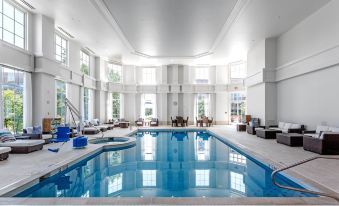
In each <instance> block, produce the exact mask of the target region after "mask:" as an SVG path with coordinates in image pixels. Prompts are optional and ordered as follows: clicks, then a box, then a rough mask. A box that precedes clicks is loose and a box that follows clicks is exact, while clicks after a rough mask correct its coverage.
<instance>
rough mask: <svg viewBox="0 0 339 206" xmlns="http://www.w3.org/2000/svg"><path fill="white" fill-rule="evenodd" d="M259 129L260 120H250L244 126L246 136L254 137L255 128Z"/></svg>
mask: <svg viewBox="0 0 339 206" xmlns="http://www.w3.org/2000/svg"><path fill="white" fill-rule="evenodd" d="M259 127H260V119H259V118H252V119H251V120H250V122H249V124H248V125H247V126H246V131H247V133H248V134H253V135H256V128H259Z"/></svg>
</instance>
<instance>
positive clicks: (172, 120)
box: [171, 117, 178, 127]
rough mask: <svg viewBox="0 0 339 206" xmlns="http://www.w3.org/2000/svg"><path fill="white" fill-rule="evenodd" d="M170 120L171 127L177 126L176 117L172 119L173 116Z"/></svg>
mask: <svg viewBox="0 0 339 206" xmlns="http://www.w3.org/2000/svg"><path fill="white" fill-rule="evenodd" d="M171 122H172V127H177V126H178V124H177V119H173V118H172V117H171Z"/></svg>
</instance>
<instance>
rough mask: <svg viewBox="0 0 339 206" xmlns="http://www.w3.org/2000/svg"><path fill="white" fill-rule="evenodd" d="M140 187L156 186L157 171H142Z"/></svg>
mask: <svg viewBox="0 0 339 206" xmlns="http://www.w3.org/2000/svg"><path fill="white" fill-rule="evenodd" d="M142 185H143V186H144V187H155V186H157V171H156V170H142Z"/></svg>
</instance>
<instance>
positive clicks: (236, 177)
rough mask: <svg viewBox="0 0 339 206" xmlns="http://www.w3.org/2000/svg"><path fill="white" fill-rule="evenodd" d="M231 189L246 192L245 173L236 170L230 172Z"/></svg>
mask: <svg viewBox="0 0 339 206" xmlns="http://www.w3.org/2000/svg"><path fill="white" fill-rule="evenodd" d="M230 176H231V177H230V178H231V189H232V190H236V191H238V192H241V193H245V191H246V186H245V184H244V175H243V174H240V173H236V172H231V173H230Z"/></svg>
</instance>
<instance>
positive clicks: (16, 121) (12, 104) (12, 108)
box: [0, 67, 24, 133]
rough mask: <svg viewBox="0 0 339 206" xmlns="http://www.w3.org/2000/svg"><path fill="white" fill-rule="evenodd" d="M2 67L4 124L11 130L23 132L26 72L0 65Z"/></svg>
mask: <svg viewBox="0 0 339 206" xmlns="http://www.w3.org/2000/svg"><path fill="white" fill-rule="evenodd" d="M0 69H1V74H2V79H1V82H2V86H1V92H2V101H3V105H2V106H3V117H2V118H3V125H4V127H5V128H7V129H9V130H10V131H11V132H14V133H18V132H22V129H23V121H24V120H23V108H24V104H23V92H24V73H23V72H21V71H17V70H13V69H10V68H6V67H0Z"/></svg>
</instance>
